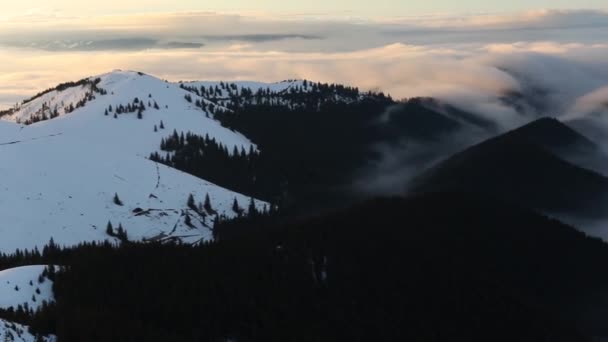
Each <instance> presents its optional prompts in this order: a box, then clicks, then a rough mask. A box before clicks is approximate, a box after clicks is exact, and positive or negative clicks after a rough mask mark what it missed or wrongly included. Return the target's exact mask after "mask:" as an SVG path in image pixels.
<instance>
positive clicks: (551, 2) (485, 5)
mask: <svg viewBox="0 0 608 342" xmlns="http://www.w3.org/2000/svg"><path fill="white" fill-rule="evenodd" d="M606 7H607V5H606V2H605V1H603V0H579V1H572V0H511V1H487V0H460V1H452V0H428V1H419V0H376V1H368V0H331V1H327V0H307V1H300V0H256V1H255V2H253V1H250V0H207V1H200V0H147V1H132V2H129V1H121V0H105V1H96V2H87V1H80V0H49V1H41V0H22V1H15V2H9V3H7V4H3V12H4V13H3V15H4V16H12V15H22V14H23V13H28V12H30V13H31V12H35V11H39V12H40V11H42V12H44V11H48V12H52V11H57V12H61V13H64V14H66V15H91V14H95V15H108V14H128V13H141V12H175V11H210V10H211V11H232V12H244V11H256V12H273V13H317V14H326V13H332V14H336V13H350V14H353V15H359V16H368V15H384V16H386V15H390V16H394V15H411V14H423V13H434V12H452V13H465V12H504V11H526V10H530V9H539V8H553V9H581V8H586V9H602V8H603V9H605V8H606Z"/></svg>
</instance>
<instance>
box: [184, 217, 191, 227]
mask: <svg viewBox="0 0 608 342" xmlns="http://www.w3.org/2000/svg"><path fill="white" fill-rule="evenodd" d="M184 223H185V224H186V226H188V227H192V219H191V218H190V215H188V214H186V218H185V219H184Z"/></svg>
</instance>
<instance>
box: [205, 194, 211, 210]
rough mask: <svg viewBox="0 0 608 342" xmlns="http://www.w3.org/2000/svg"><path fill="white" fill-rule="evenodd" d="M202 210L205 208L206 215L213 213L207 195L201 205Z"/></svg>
mask: <svg viewBox="0 0 608 342" xmlns="http://www.w3.org/2000/svg"><path fill="white" fill-rule="evenodd" d="M203 208H205V210H206V211H207V212H208V213H211V212H213V207H212V206H211V198H209V194H206V195H205V204H204V205H203Z"/></svg>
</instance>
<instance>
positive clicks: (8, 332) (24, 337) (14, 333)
mask: <svg viewBox="0 0 608 342" xmlns="http://www.w3.org/2000/svg"><path fill="white" fill-rule="evenodd" d="M28 330H29V329H28V327H27V326H25V325H21V324H17V323H12V322H9V321H5V320H3V319H0V341H7V342H36V341H37V340H36V336H34V335H32V334H30V333H29V332H28ZM43 341H45V342H55V341H57V338H56V337H55V336H46V337H43Z"/></svg>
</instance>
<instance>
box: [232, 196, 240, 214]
mask: <svg viewBox="0 0 608 342" xmlns="http://www.w3.org/2000/svg"><path fill="white" fill-rule="evenodd" d="M232 211H234V212H235V213H237V214H239V213H240V212H241V208H240V207H239V201H238V200H237V199H236V197H235V198H234V202H232Z"/></svg>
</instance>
